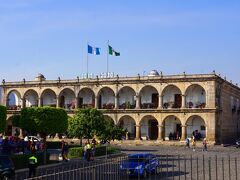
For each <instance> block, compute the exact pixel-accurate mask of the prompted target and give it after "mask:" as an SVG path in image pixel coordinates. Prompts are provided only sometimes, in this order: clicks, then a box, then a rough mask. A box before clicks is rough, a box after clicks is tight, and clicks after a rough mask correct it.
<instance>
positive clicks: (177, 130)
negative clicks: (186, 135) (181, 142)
mask: <svg viewBox="0 0 240 180" xmlns="http://www.w3.org/2000/svg"><path fill="white" fill-rule="evenodd" d="M176 133H177V136H178V138H179V137H180V138H181V137H182V126H181V124H176Z"/></svg>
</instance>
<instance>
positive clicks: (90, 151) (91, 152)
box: [83, 138, 97, 161]
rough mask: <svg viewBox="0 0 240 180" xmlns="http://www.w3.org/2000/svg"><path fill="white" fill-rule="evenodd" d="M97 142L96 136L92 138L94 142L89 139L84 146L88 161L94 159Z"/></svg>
mask: <svg viewBox="0 0 240 180" xmlns="http://www.w3.org/2000/svg"><path fill="white" fill-rule="evenodd" d="M96 144H97V141H96V140H95V138H93V139H92V143H90V141H89V140H88V141H87V142H86V143H85V146H84V148H83V151H84V159H85V160H87V161H93V160H94V156H95V152H96Z"/></svg>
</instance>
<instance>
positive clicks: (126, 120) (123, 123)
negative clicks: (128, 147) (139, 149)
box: [118, 115, 136, 139]
mask: <svg viewBox="0 0 240 180" xmlns="http://www.w3.org/2000/svg"><path fill="white" fill-rule="evenodd" d="M118 125H119V126H120V127H121V128H123V129H124V130H127V132H128V135H126V139H135V137H136V121H135V120H134V118H133V117H131V116H128V115H124V116H122V117H121V118H120V119H119V121H118Z"/></svg>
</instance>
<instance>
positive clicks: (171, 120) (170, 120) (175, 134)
mask: <svg viewBox="0 0 240 180" xmlns="http://www.w3.org/2000/svg"><path fill="white" fill-rule="evenodd" d="M181 136H182V123H181V120H180V119H179V118H178V117H177V116H175V115H170V116H167V117H166V118H165V119H164V120H163V138H164V139H165V140H179V139H180V138H181Z"/></svg>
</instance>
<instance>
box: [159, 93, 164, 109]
mask: <svg viewBox="0 0 240 180" xmlns="http://www.w3.org/2000/svg"><path fill="white" fill-rule="evenodd" d="M162 99H163V98H162V95H160V94H159V96H158V109H162V107H163V104H162Z"/></svg>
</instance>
